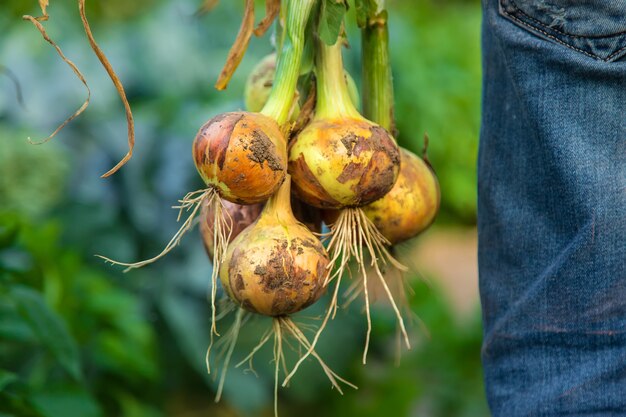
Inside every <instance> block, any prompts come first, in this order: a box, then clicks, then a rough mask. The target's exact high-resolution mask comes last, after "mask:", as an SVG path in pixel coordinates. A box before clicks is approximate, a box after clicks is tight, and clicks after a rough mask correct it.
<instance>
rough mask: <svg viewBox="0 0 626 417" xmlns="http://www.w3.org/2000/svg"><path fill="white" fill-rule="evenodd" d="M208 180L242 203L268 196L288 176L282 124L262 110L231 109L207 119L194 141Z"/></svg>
mask: <svg viewBox="0 0 626 417" xmlns="http://www.w3.org/2000/svg"><path fill="white" fill-rule="evenodd" d="M193 160H194V162H195V164H196V168H197V169H198V172H199V173H200V176H201V177H202V179H203V180H204V182H205V183H206V184H207V185H209V186H213V187H215V188H216V189H217V190H218V191H219V194H220V196H221V197H223V198H224V199H226V200H228V201H231V202H233V203H238V204H254V203H259V202H262V201H265V200H267V199H268V198H269V197H270V196H271V195H272V194H274V193H275V192H276V191H277V190H278V188H279V187H280V185H281V184H282V182H283V181H284V179H285V174H286V168H287V163H286V162H287V155H286V151H285V142H284V138H283V135H282V133H281V132H280V129H279V127H278V124H277V123H276V122H275V121H274V120H273V119H271V118H269V117H267V116H264V115H262V114H260V113H249V112H230V113H223V114H220V115H218V116H216V117H214V118H213V119H211V120H209V121H208V122H207V123H205V124H204V125H203V126H202V127H201V128H200V130H199V131H198V134H197V135H196V138H195V140H194V143H193Z"/></svg>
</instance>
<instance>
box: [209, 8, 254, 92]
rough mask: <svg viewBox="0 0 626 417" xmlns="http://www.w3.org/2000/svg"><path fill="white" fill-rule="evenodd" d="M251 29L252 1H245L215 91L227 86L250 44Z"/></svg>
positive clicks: (252, 25)
mask: <svg viewBox="0 0 626 417" xmlns="http://www.w3.org/2000/svg"><path fill="white" fill-rule="evenodd" d="M253 29H254V0H246V5H245V11H244V15H243V20H242V22H241V27H240V28H239V33H237V38H236V39H235V42H234V43H233V46H232V47H231V48H230V51H229V52H228V58H226V63H225V64H224V68H222V72H220V75H219V77H218V79H217V82H216V83H215V88H216V89H218V90H224V89H225V88H226V87H227V86H228V82H229V81H230V79H231V78H232V76H233V74H234V73H235V70H236V69H237V67H238V66H239V63H240V62H241V60H242V59H243V55H244V54H245V53H246V49H248V43H249V42H250V37H251V36H252V31H253Z"/></svg>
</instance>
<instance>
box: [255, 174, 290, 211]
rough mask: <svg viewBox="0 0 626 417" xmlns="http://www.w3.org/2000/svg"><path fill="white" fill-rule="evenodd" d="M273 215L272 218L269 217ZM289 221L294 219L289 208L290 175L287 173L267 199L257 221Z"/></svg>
mask: <svg viewBox="0 0 626 417" xmlns="http://www.w3.org/2000/svg"><path fill="white" fill-rule="evenodd" d="M270 216H272V217H273V219H271V218H270ZM276 220H278V222H280V223H291V222H293V221H294V216H293V211H292V210H291V176H290V175H289V174H287V176H286V177H285V181H283V183H282V185H281V186H280V188H279V189H278V191H276V193H274V195H273V196H271V197H270V198H269V200H267V202H266V203H265V207H263V212H262V213H261V217H260V219H259V221H268V222H275V221H276Z"/></svg>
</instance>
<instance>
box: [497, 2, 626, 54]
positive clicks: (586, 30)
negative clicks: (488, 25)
mask: <svg viewBox="0 0 626 417" xmlns="http://www.w3.org/2000/svg"><path fill="white" fill-rule="evenodd" d="M499 1H500V3H499V5H500V10H499V11H500V15H502V16H504V17H505V18H507V19H509V20H510V21H512V22H513V23H515V24H516V25H518V26H520V27H522V28H524V29H526V30H528V31H530V32H531V33H533V34H535V35H537V36H539V37H541V38H544V39H546V40H549V41H552V42H555V43H558V44H560V45H562V46H565V47H568V48H570V49H573V50H575V51H577V52H580V53H582V54H584V55H586V56H588V57H591V58H593V59H597V60H601V61H605V62H612V61H616V60H618V59H620V58H621V57H623V56H624V55H626V0H584V1H583V0H499Z"/></svg>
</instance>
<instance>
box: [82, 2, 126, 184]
mask: <svg viewBox="0 0 626 417" xmlns="http://www.w3.org/2000/svg"><path fill="white" fill-rule="evenodd" d="M78 11H79V13H80V18H81V20H82V22H83V27H84V28H85V33H86V34H87V39H88V40H89V44H90V45H91V49H92V50H93V51H94V53H95V54H96V56H97V57H98V59H99V60H100V63H101V64H102V66H103V67H104V69H105V70H106V72H107V73H108V74H109V77H110V78H111V81H113V84H114V85H115V89H116V90H117V92H118V94H119V96H120V99H121V100H122V103H124V110H125V111H126V122H127V125H128V152H127V153H126V155H125V156H124V157H123V158H122V160H121V161H119V162H118V163H117V165H115V166H114V167H113V168H111V169H110V170H109V171H107V172H106V173H104V174H103V175H102V176H101V177H102V178H106V177H108V176H110V175H112V174H114V173H116V172H117V171H118V170H119V169H120V168H121V167H122V166H124V164H126V162H128V160H129V159H130V158H131V157H132V156H133V147H134V146H135V122H134V120H133V113H132V112H131V110H130V104H129V103H128V99H127V98H126V92H125V91H124V86H123V85H122V82H121V81H120V79H119V77H118V76H117V74H116V73H115V71H114V70H113V67H112V66H111V63H110V62H109V60H108V59H107V57H106V55H104V52H102V49H100V47H99V46H98V44H97V43H96V40H95V39H94V37H93V34H92V33H91V28H90V27H89V22H88V21H87V16H86V15H85V0H78Z"/></svg>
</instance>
